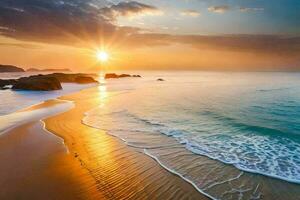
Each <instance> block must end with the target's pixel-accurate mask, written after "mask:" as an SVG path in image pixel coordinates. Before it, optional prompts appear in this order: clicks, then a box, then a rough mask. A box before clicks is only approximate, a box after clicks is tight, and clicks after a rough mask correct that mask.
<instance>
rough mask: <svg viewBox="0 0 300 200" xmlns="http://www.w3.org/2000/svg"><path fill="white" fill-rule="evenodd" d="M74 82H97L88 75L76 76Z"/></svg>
mask: <svg viewBox="0 0 300 200" xmlns="http://www.w3.org/2000/svg"><path fill="white" fill-rule="evenodd" d="M75 82H76V83H79V84H88V83H97V81H96V80H95V79H93V78H92V77H88V76H78V77H76V78H75Z"/></svg>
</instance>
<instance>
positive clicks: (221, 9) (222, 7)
mask: <svg viewBox="0 0 300 200" xmlns="http://www.w3.org/2000/svg"><path fill="white" fill-rule="evenodd" d="M229 9H230V7H229V6H227V5H220V6H211V7H209V8H207V10H208V11H210V12H214V13H219V14H222V13H225V12H226V11H228V10H229Z"/></svg>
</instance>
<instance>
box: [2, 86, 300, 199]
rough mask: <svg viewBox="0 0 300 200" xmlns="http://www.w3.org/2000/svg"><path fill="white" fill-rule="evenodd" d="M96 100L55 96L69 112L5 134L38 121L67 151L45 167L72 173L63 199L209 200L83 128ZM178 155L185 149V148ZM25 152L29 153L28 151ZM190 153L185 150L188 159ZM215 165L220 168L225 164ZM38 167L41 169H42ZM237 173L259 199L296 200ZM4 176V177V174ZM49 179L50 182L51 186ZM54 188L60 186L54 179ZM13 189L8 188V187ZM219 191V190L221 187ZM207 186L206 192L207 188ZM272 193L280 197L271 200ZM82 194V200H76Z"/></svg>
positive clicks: (159, 163) (273, 183) (84, 95)
mask: <svg viewBox="0 0 300 200" xmlns="http://www.w3.org/2000/svg"><path fill="white" fill-rule="evenodd" d="M101 100H102V99H101V96H99V95H98V93H97V87H93V88H88V89H84V90H81V91H78V92H75V93H72V94H68V95H64V96H62V97H59V98H58V100H57V102H66V101H67V102H72V104H73V105H74V106H73V107H72V108H69V109H67V110H66V111H64V112H59V113H56V114H55V115H51V116H47V117H45V118H43V119H39V120H35V121H34V122H28V123H25V124H22V125H20V126H17V127H15V128H13V129H12V130H9V131H7V132H9V133H11V134H15V133H14V132H17V133H18V134H19V135H21V134H23V133H20V131H18V130H19V128H20V127H26V126H32V124H34V123H41V124H42V130H41V129H35V131H36V132H37V133H46V134H48V135H53V136H55V137H58V138H59V139H62V140H63V141H64V146H65V147H66V148H67V150H68V153H67V154H66V155H64V156H62V157H64V158H60V159H52V158H51V160H53V161H51V163H55V164H54V165H55V166H61V165H67V166H68V167H67V168H68V170H66V171H64V170H62V171H60V172H59V173H57V172H56V171H55V170H53V169H51V170H52V171H54V172H53V173H54V174H56V175H59V176H60V177H63V178H66V179H70V177H69V175H68V173H71V174H72V178H71V179H72V181H71V182H72V184H73V185H75V187H74V188H69V187H66V188H65V189H63V192H62V193H63V195H65V196H68V195H71V196H72V198H73V199H90V197H91V199H93V197H95V196H97V197H99V196H100V198H101V199H105V198H108V199H125V198H126V199H141V198H142V199H145V198H151V199H161V198H164V199H168V198H169V199H190V198H192V199H208V198H212V199H213V198H214V197H213V196H211V195H210V194H209V193H206V192H205V191H202V190H201V188H198V187H197V185H196V184H195V183H194V182H193V181H192V180H189V179H188V178H186V177H184V176H182V175H181V174H180V173H179V172H177V171H176V170H173V169H172V168H170V169H169V168H168V166H166V167H165V166H164V162H165V160H161V159H158V158H156V156H155V154H153V153H151V151H150V152H147V150H146V151H145V150H144V151H142V150H141V149H140V148H136V147H131V146H128V145H127V144H126V143H124V141H122V140H121V139H120V138H118V137H116V136H113V135H111V134H109V133H106V132H105V131H102V130H100V129H97V128H94V127H91V126H88V125H85V124H83V122H82V119H83V118H84V116H85V113H86V112H88V111H90V110H91V109H94V108H95V107H97V106H99V102H101ZM51 101H55V100H50V102H51ZM48 103H49V102H48V101H45V102H43V103H41V104H38V105H36V106H33V107H32V106H31V107H30V108H28V109H29V110H30V109H34V108H36V109H43V108H47V106H48V107H49V105H47V104H48ZM24 111H27V109H24ZM23 131H24V132H25V133H26V132H28V128H26V129H25V128H24V129H23ZM49 133H50V134H49ZM5 135H10V134H5ZM2 136H3V135H2ZM2 136H1V137H2ZM18 137H20V136H18ZM0 141H1V140H0ZM15 142H16V141H15ZM2 148H3V147H2ZM181 151H182V150H181ZM184 151H187V150H186V149H185V150H184ZM31 154H35V152H31ZM192 154H193V153H192V152H190V153H189V155H188V156H191V155H192ZM54 155H56V154H55V153H54V154H53V155H52V156H53V157H55V156H54ZM0 156H1V153H0ZM194 156H195V155H194ZM196 156H199V155H196ZM11 159H14V158H11ZM201 159H202V160H201ZM201 159H199V160H198V162H199V161H200V162H204V163H205V162H206V161H207V160H210V159H209V158H204V159H203V158H201ZM10 162H11V161H10ZM28 164H30V163H28ZM191 165H193V163H191ZM221 165H222V166H223V165H224V166H226V164H221ZM74 166H76V167H74ZM43 167H46V169H47V167H48V166H43ZM60 168H61V167H60ZM73 169H76V170H73ZM51 170H50V171H51ZM224 170H226V168H224ZM242 173H243V174H245V175H242V176H243V177H242V180H241V181H242V182H244V181H247V180H249V177H250V180H255V182H258V183H259V184H258V185H257V186H256V187H255V188H254V189H255V190H254V193H256V192H258V190H263V196H262V197H267V198H266V199H268V197H269V198H270V197H271V198H273V199H280V198H281V197H283V196H286V197H288V198H294V199H297V195H298V194H299V192H297V187H294V186H293V185H292V184H286V185H285V184H284V185H282V183H280V181H277V180H273V179H272V178H264V177H261V176H260V175H255V174H251V173H250V174H249V173H247V172H242ZM82 174H83V175H82ZM202 175H203V174H202ZM6 176H9V175H7V174H6ZM199 176H201V174H199ZM208 178H209V177H208ZM210 178H212V177H210ZM128 180H130V181H128ZM39 181H41V182H47V181H48V180H47V178H45V177H43V178H40V179H39ZM55 181H57V180H55ZM55 181H54V183H56V182H55ZM57 184H58V185H59V184H61V183H60V181H58V182H57ZM234 184H236V182H235V183H234ZM217 185H218V184H217ZM13 186H14V185H11V187H13ZM6 187H7V186H6ZM223 187H224V186H221V188H223ZM207 188H208V189H210V185H208V186H207ZM274 188H278V189H277V190H278V191H272V190H273V189H274ZM283 191H290V193H289V194H285V195H284V194H283V193H282V192H283ZM14 192H15V191H14ZM26 192H28V191H25V193H26ZM78 192H79V193H80V194H81V195H80V196H77V195H75V193H76V194H77V193H78ZM0 193H1V191H0ZM278 194H280V195H279V196H277V195H278ZM82 196H84V198H81V197H82ZM258 197H260V196H258ZM58 199H59V198H58ZM62 199H63V198H62ZM215 199H217V198H215Z"/></svg>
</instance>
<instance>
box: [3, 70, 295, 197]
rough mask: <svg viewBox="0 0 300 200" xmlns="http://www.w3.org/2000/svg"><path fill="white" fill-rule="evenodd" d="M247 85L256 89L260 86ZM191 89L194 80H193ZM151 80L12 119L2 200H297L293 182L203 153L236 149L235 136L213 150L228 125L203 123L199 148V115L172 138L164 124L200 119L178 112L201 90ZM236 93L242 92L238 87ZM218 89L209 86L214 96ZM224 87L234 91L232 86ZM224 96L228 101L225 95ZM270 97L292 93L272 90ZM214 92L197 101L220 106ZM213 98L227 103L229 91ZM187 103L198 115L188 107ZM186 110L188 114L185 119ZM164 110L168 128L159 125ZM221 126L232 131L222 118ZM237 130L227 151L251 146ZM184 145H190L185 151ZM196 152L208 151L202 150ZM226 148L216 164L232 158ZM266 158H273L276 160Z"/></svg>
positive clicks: (116, 84)
mask: <svg viewBox="0 0 300 200" xmlns="http://www.w3.org/2000/svg"><path fill="white" fill-rule="evenodd" d="M216 75H217V74H213V76H216ZM223 76H224V75H222V77H223ZM248 76H250V79H252V77H253V75H246V77H248ZM256 76H257V75H256ZM226 77H227V76H226ZM189 79H190V81H191V80H192V78H191V77H190V78H189ZM214 79H215V78H214ZM219 79H220V78H219ZM152 80H153V77H152V76H151V77H146V78H144V79H125V80H115V81H106V83H102V84H100V85H99V86H96V87H92V88H89V89H84V90H81V91H79V92H76V93H73V94H68V95H65V96H63V97H59V98H58V99H53V100H47V101H45V102H43V103H40V104H36V105H33V106H31V107H28V108H24V109H22V110H19V111H18V112H15V113H12V114H11V116H12V117H11V118H12V119H13V120H12V121H10V120H8V121H9V122H11V123H12V122H16V124H18V125H17V126H16V125H14V126H11V127H10V128H9V129H8V130H7V131H6V132H4V133H2V134H1V135H0V137H1V138H0V152H1V153H0V159H1V160H2V161H4V160H5V162H3V164H2V165H1V166H0V173H1V174H0V175H1V182H0V184H1V187H0V188H1V189H0V195H1V196H0V199H40V198H43V199H45V198H46V199H272V200H273V199H275V200H281V199H286V198H287V199H295V200H297V199H299V195H300V193H299V191H300V190H299V185H298V184H297V183H293V182H292V181H293V179H288V178H287V177H286V179H287V180H284V179H283V178H282V177H275V176H274V177H272V176H271V175H269V174H266V175H262V173H260V171H258V170H256V171H255V170H252V171H251V170H250V168H246V167H248V166H245V168H244V169H242V170H241V169H239V166H238V165H234V164H232V163H228V162H227V163H226V160H225V159H224V160H220V159H218V158H214V157H213V155H214V154H212V153H210V154H209V153H207V154H204V153H203V152H202V151H200V150H201V148H204V147H205V146H204V144H201V142H202V141H205V142H207V145H212V146H214V147H215V148H217V147H218V146H217V145H219V144H222V145H223V144H224V145H227V144H228V142H227V140H226V139H227V137H229V136H230V135H228V136H226V135H221V137H220V138H222V139H223V143H218V142H220V141H219V138H218V137H213V138H212V139H213V140H210V141H206V140H205V135H203V134H204V133H205V131H206V130H207V131H208V132H209V131H210V130H209V128H213V126H216V129H212V130H214V131H215V130H217V128H219V127H218V126H217V125H218V124H220V122H221V121H220V122H218V124H216V125H214V124H211V125H210V124H207V125H206V126H201V123H200V122H201V121H200V120H199V121H198V122H197V123H195V126H196V128H199V129H204V130H203V131H199V133H198V135H197V137H198V138H199V139H198V138H196V139H197V140H196V141H195V139H193V138H192V137H191V136H193V135H192V132H191V129H188V127H190V126H193V120H194V119H195V120H198V118H197V117H198V116H199V115H198V114H197V116H196V115H192V118H190V119H189V120H188V121H187V120H186V121H183V120H181V121H178V123H179V125H184V127H187V128H186V131H190V132H191V133H185V132H184V131H179V130H180V129H176V128H178V127H176V126H175V125H176V124H175V125H173V127H172V128H173V129H165V126H163V125H161V124H160V123H162V122H163V120H169V119H172V117H175V118H176V119H181V118H182V117H187V116H189V115H190V114H193V113H194V112H193V111H191V110H189V111H188V112H185V109H184V107H179V108H177V107H175V108H176V110H174V108H173V107H174V106H178V105H176V104H177V99H179V98H178V96H177V95H179V96H188V95H185V94H187V93H188V94H189V96H191V93H190V91H191V92H193V93H194V91H196V89H197V88H198V87H199V81H197V82H194V84H192V83H191V82H190V83H189V85H185V84H184V83H185V80H184V79H183V78H182V80H183V81H182V83H181V84H180V85H181V87H182V88H180V87H179V85H178V82H177V81H178V78H173V79H171V76H170V77H168V82H167V83H157V82H155V81H152ZM154 80H155V79H154ZM226 80H227V78H226ZM242 80H243V79H242ZM224 82H225V81H224ZM201 83H203V82H201ZM209 83H210V82H209ZM227 84H228V83H227ZM230 84H235V85H242V84H240V83H239V82H238V84H236V83H231V82H230ZM281 84H282V83H281ZM213 86H214V85H213ZM210 87H212V86H211V85H209V84H208V85H207V88H210ZM214 87H215V86H214ZM224 87H227V86H226V84H225V86H224ZM244 88H245V87H243V88H242V89H243V90H244ZM251 88H252V87H251ZM174 90H176V92H177V93H175V92H173V91H174ZM221 90H223V91H224V89H223V88H221ZM243 90H241V91H243ZM256 90H257V89H255V91H256ZM250 91H251V90H250ZM270 91H272V92H273V91H276V92H278V91H279V92H282V91H285V90H278V89H276V90H275V89H273V88H271V89H270ZM206 92H210V90H207V89H205V90H201V92H199V91H198V92H197V95H198V94H200V95H201V97H202V98H204V97H205V96H207V97H212V94H211V93H206ZM234 92H235V93H236V91H234ZM259 92H261V91H259ZM263 92H264V93H266V92H265V91H263ZM147 94H148V96H147ZM164 94H165V95H166V96H165V95H164ZM174 94H176V95H174ZM214 94H215V95H220V94H222V95H223V97H226V95H225V94H223V93H222V91H219V92H217V93H214ZM250 94H251V93H250ZM230 95H231V90H230ZM141 96H143V98H144V99H145V101H140V102H138V103H137V102H136V101H133V99H141ZM157 97H161V99H160V101H157V100H156V99H157ZM173 99H174V100H175V101H176V102H173ZM225 99H226V98H225ZM208 102H209V104H207V105H210V106H211V105H214V106H223V104H221V105H219V104H217V103H218V102H217V101H214V103H212V102H211V101H208ZM161 103H163V104H162V105H161ZM180 103H182V104H184V105H186V106H193V105H194V104H190V103H189V102H185V101H184V100H182V102H180ZM168 104H169V106H168ZM215 104H216V105H215ZM203 105H205V106H206V102H205V101H204V100H202V102H201V104H198V103H197V104H195V106H196V107H199V108H201V106H203ZM138 106H140V107H138ZM288 108H289V107H288ZM139 109H141V112H139ZM178 109H180V110H182V112H183V113H182V114H183V115H181V113H180V112H178ZM201 109H202V108H201ZM157 110H158V111H159V112H158V113H159V115H157V116H158V117H159V119H160V121H158V120H157V119H155V118H153V117H154V116H155V115H154V114H156V112H157ZM213 110H214V109H213V108H210V111H211V112H212V111H213ZM129 111H131V112H129ZM132 111H134V112H132ZM127 112H129V113H127ZM164 113H165V114H164ZM230 113H231V114H232V113H233V112H230ZM133 114H136V115H135V116H134V115H133ZM138 114H140V115H138ZM141 114H143V115H141ZM207 114H209V115H208V116H206V115H207ZM250 114H251V113H250ZM15 116H18V117H15ZM132 116H134V118H133V117H132ZM4 117H5V116H4ZM138 117H139V118H138ZM201 117H209V118H208V120H209V121H208V122H212V121H213V120H214V119H213V118H211V113H207V112H204V113H202V115H201ZM24 119H26V120H24ZM182 119H184V118H182ZM204 119H205V118H201V120H204ZM2 120H3V119H2ZM221 120H222V121H224V118H221ZM165 122H168V121H165ZM175 122H176V123H177V121H175ZM225 122H226V121H225ZM168 123H170V122H168ZM166 125H172V124H166ZM230 125H231V124H230ZM227 128H228V125H227V126H223V127H222V129H223V131H225V130H227ZM166 130H167V131H168V132H166ZM231 130H232V132H230V134H232V135H233V136H235V138H232V139H231V141H230V143H229V144H230V145H232V147H235V146H236V144H235V143H237V142H239V137H242V138H246V137H245V136H248V135H246V134H244V133H243V132H242V131H243V129H238V134H237V135H236V134H235V133H234V131H235V129H231ZM164 131H165V132H164ZM202 132H203V133H202ZM168 133H169V134H168ZM225 133H226V132H225ZM184 134H186V135H184ZM210 134H212V133H210ZM261 134H265V133H263V132H262V133H257V135H254V136H255V137H254V136H253V134H251V135H250V136H251V137H254V139H257V138H258V139H260V138H262V139H263V138H268V137H269V136H268V134H266V135H264V137H258V136H260V135H261ZM225 136H226V137H225ZM275 136H276V135H275ZM184 139H186V140H187V141H186V142H184ZM246 139H247V140H248V142H247V143H243V144H242V145H241V146H240V147H239V149H240V150H243V148H245V147H244V146H243V145H251V141H252V140H251V138H246ZM275 139H277V137H275V138H274V139H273V140H275ZM273 140H270V141H266V142H265V140H262V141H257V143H258V144H259V145H260V142H265V145H266V147H268V146H272V145H273V144H272V143H270V144H268V143H267V142H272V141H273ZM285 140H287V139H285ZM285 140H283V141H285ZM275 141H276V140H275ZM195 142H197V143H199V144H201V145H202V146H201V145H198V146H196V144H197V143H195ZM290 144H291V145H292V144H293V143H290ZM267 145H268V146H267ZM208 147H209V148H211V146H208ZM246 147H247V146H246ZM258 147H260V146H258ZM287 147H289V146H287ZM295 147H296V148H297V146H295ZM222 148H228V146H224V147H222ZM222 148H220V149H218V150H219V153H218V154H216V155H226V154H224V152H222V151H221V150H222ZM276 148H281V147H276ZM233 150H235V149H233ZM233 150H228V152H230V155H234V154H235V151H233ZM258 150H259V148H258ZM266 150H268V149H266ZM283 150H285V151H283ZM283 150H281V151H282V152H280V151H278V152H279V153H288V154H291V153H292V152H290V151H286V150H289V149H283ZM296 150H297V149H294V151H296ZM258 153H260V152H258ZM265 153H266V154H267V155H270V153H268V151H266V152H265ZM258 155H261V154H258ZM271 155H272V154H271ZM225 158H226V157H225ZM243 158H245V157H241V161H243V160H242V159H243ZM252 160H253V163H254V162H258V161H257V158H256V157H253V158H252ZM270 161H273V160H272V159H270ZM296 161H297V160H296V157H295V162H296ZM274 163H275V161H274ZM250 164H251V163H250ZM275 164H276V163H275ZM249 166H250V165H249ZM257 166H258V165H257ZM258 167H259V166H258ZM268 167H269V166H268ZM260 169H261V170H264V169H263V168H260ZM266 169H269V168H266ZM274 169H276V168H274ZM274 172H276V171H274ZM282 172H285V171H283V170H282ZM292 178H294V179H295V180H297V179H296V178H297V177H296V176H295V177H292Z"/></svg>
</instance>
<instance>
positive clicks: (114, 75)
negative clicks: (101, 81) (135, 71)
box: [105, 73, 141, 79]
mask: <svg viewBox="0 0 300 200" xmlns="http://www.w3.org/2000/svg"><path fill="white" fill-rule="evenodd" d="M127 77H141V76H140V75H130V74H121V75H118V74H115V73H109V74H105V79H110V78H127Z"/></svg>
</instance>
